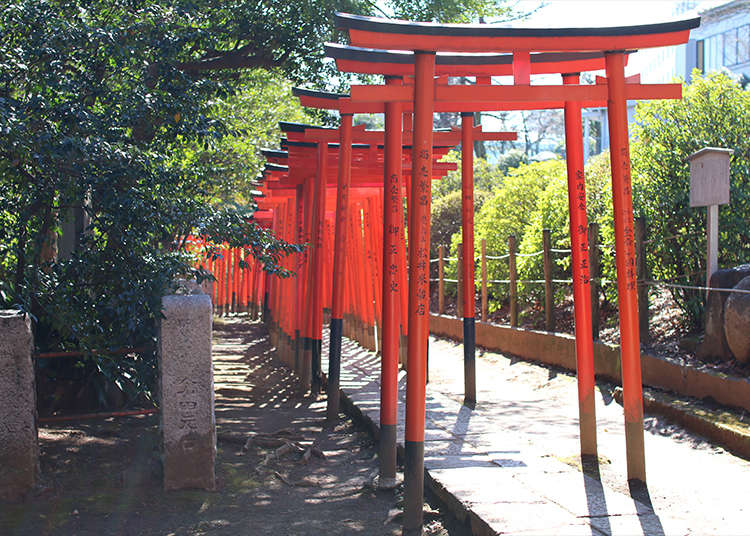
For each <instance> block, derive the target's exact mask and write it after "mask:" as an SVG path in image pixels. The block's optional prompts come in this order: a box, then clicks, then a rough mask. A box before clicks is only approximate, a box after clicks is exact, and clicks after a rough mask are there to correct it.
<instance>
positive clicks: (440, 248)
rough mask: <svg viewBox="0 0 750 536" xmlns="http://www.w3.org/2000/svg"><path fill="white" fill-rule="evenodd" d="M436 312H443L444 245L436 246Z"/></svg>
mask: <svg viewBox="0 0 750 536" xmlns="http://www.w3.org/2000/svg"><path fill="white" fill-rule="evenodd" d="M438 313H439V314H441V315H442V314H444V313H445V247H444V246H438Z"/></svg>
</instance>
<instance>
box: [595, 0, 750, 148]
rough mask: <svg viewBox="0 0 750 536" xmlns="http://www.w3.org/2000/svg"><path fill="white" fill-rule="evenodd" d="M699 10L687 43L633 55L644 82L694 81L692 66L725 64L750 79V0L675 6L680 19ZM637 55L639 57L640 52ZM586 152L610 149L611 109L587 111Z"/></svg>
mask: <svg viewBox="0 0 750 536" xmlns="http://www.w3.org/2000/svg"><path fill="white" fill-rule="evenodd" d="M693 15H700V17H701V25H700V27H699V28H696V29H695V30H692V31H691V32H690V40H689V41H688V43H687V44H685V45H680V46H676V47H668V48H662V49H656V50H644V51H641V52H637V53H636V54H634V55H633V56H634V57H632V58H631V60H630V61H629V67H630V68H631V69H634V70H635V72H640V74H641V80H642V81H643V82H644V83H660V82H671V81H672V80H674V79H675V78H682V79H684V80H687V81H689V80H690V77H691V74H692V71H693V69H696V68H697V69H698V70H700V71H701V72H703V73H706V72H713V71H720V70H722V69H726V70H728V71H730V72H732V73H735V74H736V75H737V76H740V77H744V78H745V79H747V80H748V81H750V0H732V1H730V2H727V1H726V0H723V1H716V0H702V1H701V0H683V1H681V2H679V3H677V4H676V5H675V9H674V12H673V16H674V17H675V18H678V17H679V18H689V17H690V16H693ZM636 56H637V57H636ZM634 112H635V102H630V103H628V121H629V122H632V121H633V115H634ZM583 118H584V151H585V152H584V154H585V155H586V159H587V160H588V158H589V156H591V155H594V154H597V153H598V152H599V151H602V150H605V149H608V148H609V125H608V122H607V110H606V108H589V109H587V110H584V111H583ZM592 123H598V125H597V126H598V127H599V136H596V137H594V139H595V143H592V136H591V135H590V134H591V129H592V127H593V126H594V125H592Z"/></svg>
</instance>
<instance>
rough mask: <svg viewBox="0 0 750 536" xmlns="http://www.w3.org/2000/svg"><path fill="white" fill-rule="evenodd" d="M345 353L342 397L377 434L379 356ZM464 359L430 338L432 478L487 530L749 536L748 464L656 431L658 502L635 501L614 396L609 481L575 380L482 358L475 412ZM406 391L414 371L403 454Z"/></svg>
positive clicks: (607, 451)
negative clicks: (585, 464) (588, 461)
mask: <svg viewBox="0 0 750 536" xmlns="http://www.w3.org/2000/svg"><path fill="white" fill-rule="evenodd" d="M327 338H328V337H327V335H326V336H324V344H325V343H327ZM342 349H343V358H342V375H341V377H342V380H341V387H342V391H343V393H344V395H345V396H346V397H347V398H348V399H349V401H350V402H351V403H352V404H353V405H354V406H356V407H357V408H358V409H359V410H360V411H361V413H362V414H363V416H364V417H365V418H366V419H367V420H369V421H371V423H373V424H374V426H377V423H378V422H379V396H380V392H379V376H380V370H379V367H380V361H379V358H378V357H377V356H375V355H373V354H372V353H370V352H366V351H364V350H362V349H361V348H360V347H359V346H358V345H356V344H355V343H354V342H353V341H350V340H346V339H345V340H344V344H343V348H342ZM462 355H463V352H462V348H461V346H460V345H458V344H455V343H453V342H452V341H445V340H439V339H434V338H431V339H430V383H429V384H428V389H427V396H428V399H427V402H426V405H427V415H426V423H425V427H426V430H425V434H426V441H425V470H426V479H427V483H428V485H430V486H431V487H432V489H433V491H435V492H436V493H437V495H438V496H439V497H441V499H443V501H444V502H445V503H446V504H448V505H449V506H450V507H451V508H452V509H453V510H454V513H456V515H457V517H458V518H459V519H467V518H468V520H469V521H470V523H471V526H472V528H473V530H474V532H475V533H476V534H521V535H535V534H539V535H542V534H544V535H550V534H555V535H567V534H570V535H587V536H588V535H593V536H599V535H606V534H615V535H631V534H643V535H646V534H648V535H652V534H653V535H664V534H668V535H671V534H747V533H748V531H747V523H746V521H747V519H749V518H750V510H749V509H748V508H749V507H748V504H747V501H746V498H747V497H748V496H750V495H749V493H750V464H748V462H746V461H745V460H742V459H739V458H736V457H734V456H732V455H730V454H728V453H726V452H721V451H719V450H716V449H714V450H712V449H711V448H710V446H708V447H707V446H705V445H703V446H702V447H699V448H695V449H693V448H691V445H690V444H688V442H686V441H680V440H675V439H673V438H671V437H661V436H659V435H658V434H649V433H647V434H646V436H647V437H646V439H647V443H646V445H647V447H646V449H647V454H646V455H647V474H648V476H649V486H650V495H649V489H646V491H645V493H643V492H632V493H631V491H630V490H629V488H628V485H627V482H626V480H625V474H626V469H625V452H624V435H623V434H622V431H621V429H622V413H621V411H622V408H620V407H619V406H617V404H613V403H612V397H611V396H609V393H607V392H606V391H601V392H600V391H597V423H598V433H599V449H600V450H599V453H600V460H601V461H600V468H601V469H602V474H601V475H600V476H599V478H595V477H594V475H591V474H589V473H584V472H583V471H582V470H581V468H580V457H579V456H578V448H579V447H578V436H577V434H578V422H577V402H576V400H577V399H576V385H575V380H574V379H573V378H571V377H570V376H567V375H564V374H559V373H557V372H554V371H551V370H547V369H545V368H544V367H539V366H537V365H533V364H529V363H524V362H519V361H518V360H517V359H515V358H507V359H505V361H502V360H501V359H499V358H496V357H495V356H499V355H500V354H494V355H493V356H490V359H487V360H485V359H482V358H480V359H478V360H477V365H478V370H477V377H478V381H479V382H480V389H479V391H478V400H479V402H478V404H477V406H476V408H475V409H473V410H472V409H469V408H467V407H466V406H464V405H462V403H461V401H462V399H463V392H462V389H463V384H462V381H463V379H462ZM323 356H324V359H325V357H326V356H327V351H324V352H323ZM323 370H324V371H325V370H327V363H324V366H323ZM405 387H406V381H405V373H404V372H403V371H402V372H401V373H400V375H399V400H400V403H399V425H398V431H399V436H398V438H399V444H400V445H401V446H402V445H403V426H404V422H403V420H404V400H405ZM730 475H732V476H731V477H730ZM652 501H653V504H652Z"/></svg>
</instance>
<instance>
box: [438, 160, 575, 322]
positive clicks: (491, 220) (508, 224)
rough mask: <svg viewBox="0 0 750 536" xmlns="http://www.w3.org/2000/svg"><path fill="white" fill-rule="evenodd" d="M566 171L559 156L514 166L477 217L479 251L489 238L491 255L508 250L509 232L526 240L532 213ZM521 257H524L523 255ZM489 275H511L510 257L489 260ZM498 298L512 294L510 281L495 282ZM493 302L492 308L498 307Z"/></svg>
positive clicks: (454, 243) (456, 239)
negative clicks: (541, 198) (483, 242)
mask: <svg viewBox="0 0 750 536" xmlns="http://www.w3.org/2000/svg"><path fill="white" fill-rule="evenodd" d="M564 173H565V164H564V163H563V162H561V161H559V160H552V161H547V162H537V163H533V164H522V165H520V166H519V167H518V168H516V169H512V170H511V171H510V172H509V174H508V175H507V176H506V177H505V178H504V179H503V182H502V183H501V184H500V186H499V187H498V188H496V189H495V190H494V191H493V193H492V195H491V197H489V198H488V199H487V201H485V203H484V205H483V206H482V209H481V210H480V211H479V213H478V214H477V217H476V220H475V226H476V232H475V236H474V246H475V251H476V254H475V256H477V257H478V256H479V255H480V253H481V249H480V248H481V241H482V239H484V240H486V244H487V255H490V256H496V255H503V254H505V253H507V252H508V236H510V235H515V236H516V243H517V244H518V245H520V244H521V243H522V241H523V237H524V234H525V232H526V229H527V228H528V227H529V225H530V224H531V223H532V215H533V214H534V212H535V211H536V209H537V205H538V202H539V198H540V196H541V195H542V193H543V192H544V190H545V189H546V188H547V186H548V184H550V183H551V182H554V181H555V180H557V179H556V177H560V176H561V175H562V174H564ZM460 240H461V239H460V235H454V236H453V240H452V245H451V254H452V255H455V252H456V246H457V244H458V242H460ZM519 260H520V259H519ZM487 277H488V279H490V280H492V279H507V278H508V261H507V260H506V259H503V260H489V261H488V262H487ZM490 288H491V289H492V295H493V297H494V298H495V301H498V300H503V299H505V298H506V297H507V296H508V285H506V284H496V285H491V287H490ZM497 306H498V304H497V303H492V305H491V308H493V309H494V308H497Z"/></svg>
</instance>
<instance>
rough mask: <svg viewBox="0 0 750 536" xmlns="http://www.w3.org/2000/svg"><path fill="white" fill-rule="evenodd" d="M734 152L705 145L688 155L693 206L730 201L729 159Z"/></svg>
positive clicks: (705, 205)
mask: <svg viewBox="0 0 750 536" xmlns="http://www.w3.org/2000/svg"><path fill="white" fill-rule="evenodd" d="M733 153H734V151H733V150H732V149H722V148H718V147H704V148H703V149H701V150H700V151H697V152H695V153H693V154H691V155H690V156H689V157H688V161H689V162H690V206H691V207H708V206H711V205H726V204H727V203H729V159H730V158H731V156H732V154H733Z"/></svg>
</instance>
